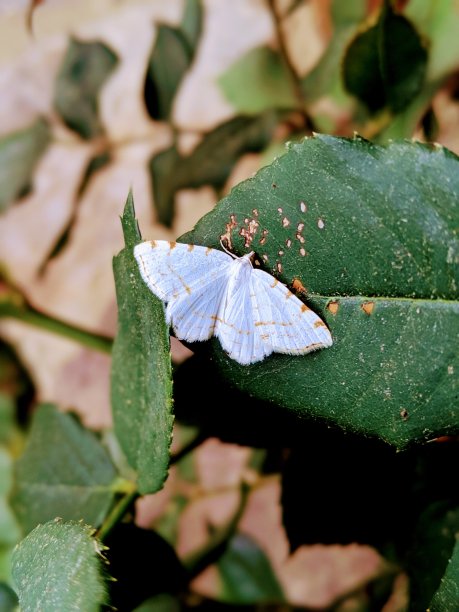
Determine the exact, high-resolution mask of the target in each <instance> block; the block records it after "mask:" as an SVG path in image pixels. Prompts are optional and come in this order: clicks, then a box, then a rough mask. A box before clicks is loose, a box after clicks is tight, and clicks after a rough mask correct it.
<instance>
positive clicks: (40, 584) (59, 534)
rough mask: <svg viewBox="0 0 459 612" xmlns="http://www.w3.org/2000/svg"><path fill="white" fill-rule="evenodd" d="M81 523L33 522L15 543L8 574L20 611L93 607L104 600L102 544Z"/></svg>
mask: <svg viewBox="0 0 459 612" xmlns="http://www.w3.org/2000/svg"><path fill="white" fill-rule="evenodd" d="M92 535H93V530H92V529H91V528H90V527H87V526H85V525H82V524H77V523H64V522H63V521H62V520H59V519H57V520H55V521H50V522H48V523H46V524H45V525H38V527H36V528H35V529H34V530H33V531H32V532H31V533H30V534H29V535H28V536H27V537H26V538H25V539H24V540H23V541H22V542H21V543H20V544H19V545H18V547H17V548H16V550H15V552H14V555H13V579H14V582H15V584H16V589H17V593H18V597H19V604H20V606H21V610H22V611H23V612H36V611H37V610H41V611H42V612H55V611H56V610H65V611H66V612H81V610H85V612H97V611H98V610H99V609H100V608H99V607H100V606H101V605H102V604H105V603H107V598H106V588H105V583H104V576H103V573H104V572H103V568H102V564H101V561H102V557H101V554H100V552H99V551H100V549H101V545H100V544H99V543H98V542H97V541H96V540H95V539H94V538H93V537H92Z"/></svg>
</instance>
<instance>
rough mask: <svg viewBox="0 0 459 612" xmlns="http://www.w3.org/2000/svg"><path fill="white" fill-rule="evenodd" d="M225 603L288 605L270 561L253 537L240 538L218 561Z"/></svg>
mask: <svg viewBox="0 0 459 612" xmlns="http://www.w3.org/2000/svg"><path fill="white" fill-rule="evenodd" d="M218 569H219V573H220V581H221V591H220V593H219V599H220V600H221V601H224V602H227V603H232V604H237V605H244V604H245V605H248V604H255V603H282V602H284V601H285V597H284V594H283V592H282V588H281V586H280V584H279V582H278V581H277V578H276V576H275V574H274V571H273V569H272V567H271V564H270V562H269V560H268V559H267V557H266V555H265V554H264V552H263V551H262V550H261V549H260V548H259V547H258V545H257V544H256V543H255V542H254V541H253V540H252V539H250V538H249V537H247V536H245V535H242V534H238V535H236V536H235V537H234V538H232V540H231V541H230V543H229V546H228V548H227V549H226V551H225V552H224V553H223V555H222V556H221V558H220V560H219V561H218Z"/></svg>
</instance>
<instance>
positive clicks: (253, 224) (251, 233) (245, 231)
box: [239, 218, 260, 249]
mask: <svg viewBox="0 0 459 612" xmlns="http://www.w3.org/2000/svg"><path fill="white" fill-rule="evenodd" d="M244 223H245V225H246V227H242V228H241V230H240V232H239V236H242V237H243V238H244V246H245V248H246V249H248V248H250V245H251V244H252V242H253V239H254V238H255V235H256V233H257V231H258V228H259V227H260V224H259V223H258V221H257V220H256V219H255V218H253V219H244Z"/></svg>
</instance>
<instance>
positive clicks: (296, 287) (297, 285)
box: [292, 278, 307, 295]
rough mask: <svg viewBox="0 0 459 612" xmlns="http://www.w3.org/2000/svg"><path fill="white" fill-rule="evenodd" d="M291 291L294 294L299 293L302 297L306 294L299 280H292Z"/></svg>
mask: <svg viewBox="0 0 459 612" xmlns="http://www.w3.org/2000/svg"><path fill="white" fill-rule="evenodd" d="M292 289H293V290H294V291H295V292H296V293H300V294H303V295H305V294H306V293H307V289H306V287H305V286H304V285H303V283H302V282H301V280H300V279H299V278H294V279H293V283H292Z"/></svg>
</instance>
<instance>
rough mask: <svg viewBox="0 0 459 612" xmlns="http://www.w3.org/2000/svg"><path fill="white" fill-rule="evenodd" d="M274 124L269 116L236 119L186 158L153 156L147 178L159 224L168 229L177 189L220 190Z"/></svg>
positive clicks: (211, 134) (268, 135)
mask: <svg viewBox="0 0 459 612" xmlns="http://www.w3.org/2000/svg"><path fill="white" fill-rule="evenodd" d="M276 123H277V121H276V115H275V114H274V113H272V112H267V113H264V114H262V115H260V116H258V117H254V118H251V117H235V118H234V119H231V120H230V121H227V122H226V123H222V124H221V125H219V126H218V127H217V128H216V129H215V130H213V131H212V132H209V133H207V134H206V135H205V136H204V138H203V139H202V141H201V142H200V143H199V144H198V146H197V147H196V149H195V150H194V151H193V152H192V153H191V155H189V156H188V157H181V156H180V154H179V153H178V151H177V149H176V148H175V147H172V148H170V149H167V150H165V151H161V152H160V153H158V154H157V155H155V156H154V157H153V158H152V159H151V161H150V174H151V179H152V184H153V195H154V202H155V208H156V211H157V214H158V220H159V222H160V223H163V224H164V225H166V226H169V227H170V226H171V224H172V221H173V218H174V197H175V193H176V192H177V191H178V190H179V189H185V188H193V189H197V188H199V187H202V186H203V185H213V186H214V187H215V188H216V189H220V188H221V187H223V185H224V183H225V181H226V179H227V178H228V176H229V174H230V172H231V170H232V168H233V166H234V164H235V163H236V161H237V160H238V159H239V157H240V156H241V155H242V154H243V153H246V152H251V151H254V152H255V151H260V150H262V149H263V148H264V147H265V146H266V145H267V144H268V143H269V141H270V139H271V136H272V133H273V131H274V128H275V126H276Z"/></svg>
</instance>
